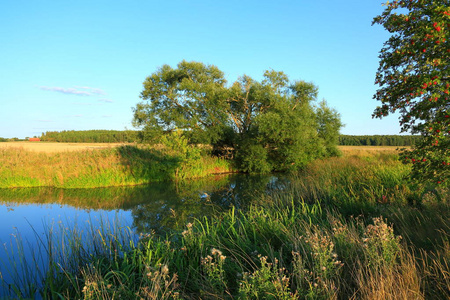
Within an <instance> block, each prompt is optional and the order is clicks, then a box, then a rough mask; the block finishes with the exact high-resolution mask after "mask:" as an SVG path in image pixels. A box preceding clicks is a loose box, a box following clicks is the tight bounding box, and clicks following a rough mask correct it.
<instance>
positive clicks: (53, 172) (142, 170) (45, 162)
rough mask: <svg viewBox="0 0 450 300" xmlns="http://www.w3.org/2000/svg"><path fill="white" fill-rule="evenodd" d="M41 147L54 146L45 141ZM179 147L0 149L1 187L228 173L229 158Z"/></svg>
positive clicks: (130, 181) (84, 184)
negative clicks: (59, 149)
mask: <svg viewBox="0 0 450 300" xmlns="http://www.w3.org/2000/svg"><path fill="white" fill-rule="evenodd" d="M14 144H15V143H14ZM17 144H21V143H17ZM24 145H25V143H24ZM27 145H30V143H28V144H27ZM35 145H36V144H35ZM41 145H43V146H42V147H44V146H45V147H50V148H48V149H54V148H52V146H51V145H50V146H49V145H48V144H46V143H42V144H41ZM77 146H80V145H77ZM182 146H183V147H179V148H176V147H173V148H167V147H159V148H155V147H150V146H143V145H140V146H134V145H121V146H116V147H111V146H109V147H107V148H98V147H99V146H95V145H94V146H93V145H90V146H89V147H94V148H90V149H77V150H75V151H32V150H28V149H26V148H24V147H0V188H17V187H44V186H45V187H57V188H95V187H109V186H126V185H139V184H145V183H149V182H157V181H165V180H181V179H190V178H198V177H205V176H208V175H211V174H217V173H226V172H232V171H233V170H232V168H231V165H230V164H229V162H227V161H225V160H222V159H219V158H215V157H211V156H210V155H209V154H208V153H207V152H206V151H205V150H202V149H201V148H197V147H194V146H188V145H182ZM33 147H35V146H33ZM82 147H86V145H83V146H82ZM35 149H36V148H35Z"/></svg>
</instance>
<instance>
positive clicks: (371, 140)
mask: <svg viewBox="0 0 450 300" xmlns="http://www.w3.org/2000/svg"><path fill="white" fill-rule="evenodd" d="M420 138H421V136H420V135H419V136H417V135H340V136H339V145H345V146H412V145H414V144H415V143H416V142H417V141H418V140H419V139H420ZM40 139H41V141H45V142H62V143H133V142H141V141H142V136H141V134H140V132H139V131H134V130H122V131H121V130H83V131H76V130H69V131H60V132H59V131H47V132H45V133H42V136H41V137H40ZM19 140H20V139H18V138H2V137H0V142H12V141H19Z"/></svg>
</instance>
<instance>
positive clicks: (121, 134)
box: [40, 130, 141, 143]
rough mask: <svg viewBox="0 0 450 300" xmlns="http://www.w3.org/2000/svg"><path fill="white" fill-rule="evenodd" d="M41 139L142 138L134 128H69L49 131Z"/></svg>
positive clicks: (129, 140)
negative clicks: (67, 129) (79, 129)
mask: <svg viewBox="0 0 450 300" xmlns="http://www.w3.org/2000/svg"><path fill="white" fill-rule="evenodd" d="M40 138H41V141H45V142H62V143H133V142H138V141H140V140H141V137H140V135H139V131H134V130H122V131H121V130H81V131H78V130H77V131H76V130H69V131H47V132H45V133H42V136H41V137H40Z"/></svg>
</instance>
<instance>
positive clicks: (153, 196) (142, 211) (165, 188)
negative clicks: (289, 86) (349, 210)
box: [0, 174, 289, 235]
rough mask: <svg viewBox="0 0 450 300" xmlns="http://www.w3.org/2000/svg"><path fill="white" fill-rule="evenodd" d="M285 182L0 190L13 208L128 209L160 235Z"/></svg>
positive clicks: (245, 178)
mask: <svg viewBox="0 0 450 300" xmlns="http://www.w3.org/2000/svg"><path fill="white" fill-rule="evenodd" d="M288 182H289V179H288V178H287V177H285V176H282V177H280V176H273V175H257V176H256V175H255V176H249V175H242V174H233V175H220V176H219V175H218V176H213V177H207V178H202V179H197V180H189V181H182V182H159V183H153V184H150V185H142V186H134V187H110V188H98V189H54V188H26V189H25V188H24V189H0V204H3V205H6V206H8V207H11V209H13V207H14V206H18V205H32V204H60V205H69V206H72V207H75V208H78V209H84V210H90V211H91V212H93V211H95V212H98V213H99V214H101V213H102V211H111V210H123V211H131V216H132V218H133V220H132V224H133V227H134V229H135V230H136V232H137V233H149V232H154V233H156V234H160V235H164V234H166V233H169V232H171V231H173V230H178V229H180V228H182V227H184V226H185V225H186V224H187V223H188V222H191V221H192V220H193V219H194V218H203V217H210V216H213V215H214V214H216V213H217V212H220V211H223V210H226V209H229V208H230V207H231V206H234V207H236V208H237V209H245V208H246V207H247V206H248V205H249V204H251V203H252V201H253V200H254V199H260V198H261V196H262V195H263V194H268V193H270V192H271V191H272V190H274V189H280V188H284V187H285V186H286V184H288ZM127 221H129V220H127ZM127 223H131V222H127Z"/></svg>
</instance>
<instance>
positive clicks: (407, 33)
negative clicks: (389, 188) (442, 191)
mask: <svg viewBox="0 0 450 300" xmlns="http://www.w3.org/2000/svg"><path fill="white" fill-rule="evenodd" d="M374 23H377V24H381V25H382V26H384V28H386V29H387V30H388V31H389V32H390V33H392V36H391V37H390V38H389V40H388V41H387V42H386V43H385V45H384V47H383V49H381V54H380V66H379V69H378V72H377V75H376V83H377V84H378V85H379V89H378V91H377V93H376V95H375V96H374V98H376V99H377V100H378V101H380V102H381V103H382V105H381V106H379V107H378V108H377V109H376V110H375V112H374V116H375V117H378V118H381V117H383V116H387V115H388V114H389V113H393V112H395V111H398V112H400V114H401V117H400V125H401V130H402V131H403V132H411V133H413V134H414V133H415V134H421V135H422V137H423V139H422V140H421V141H420V142H419V143H417V144H416V145H415V147H414V149H413V150H412V151H406V152H405V153H404V154H403V158H404V160H405V162H408V163H412V164H413V168H412V177H413V178H415V179H417V180H419V181H422V182H424V181H431V182H434V183H438V184H442V183H444V182H445V181H446V180H448V179H449V177H450V150H449V149H450V138H449V135H450V128H449V124H450V110H449V108H450V103H449V90H450V64H449V63H450V1H449V0H433V1H432V0H408V1H393V2H390V3H389V2H387V3H386V9H385V11H384V12H383V13H382V14H381V15H380V16H378V17H376V18H375V19H374Z"/></svg>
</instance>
